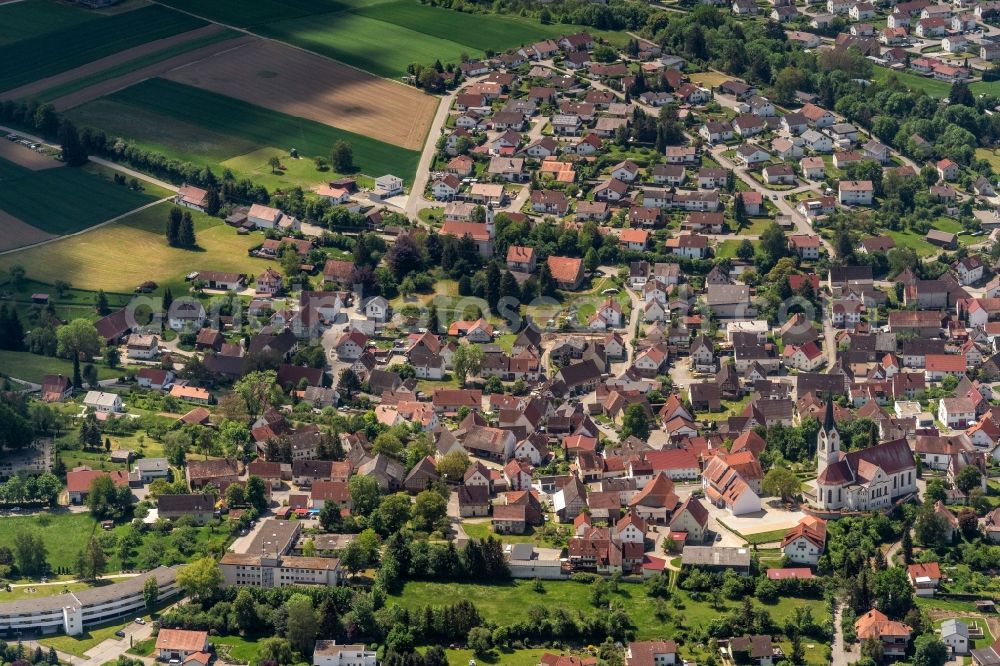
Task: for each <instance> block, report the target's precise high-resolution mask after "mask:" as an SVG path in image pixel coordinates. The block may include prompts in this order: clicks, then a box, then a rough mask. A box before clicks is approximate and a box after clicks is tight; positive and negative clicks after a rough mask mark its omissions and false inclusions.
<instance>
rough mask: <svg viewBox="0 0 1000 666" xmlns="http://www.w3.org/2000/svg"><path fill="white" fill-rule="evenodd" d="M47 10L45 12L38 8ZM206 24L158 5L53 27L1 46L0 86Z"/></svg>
mask: <svg viewBox="0 0 1000 666" xmlns="http://www.w3.org/2000/svg"><path fill="white" fill-rule="evenodd" d="M33 7H34V5H33ZM42 12H43V13H44V14H46V15H47V14H48V13H49V10H42ZM204 25H205V22H204V21H202V20H201V19H197V18H195V17H193V16H189V15H187V14H183V13H181V12H178V11H174V10H173V9H170V8H168V7H163V6H162V5H149V6H147V7H142V8H140V9H136V10H133V11H130V12H123V13H121V14H115V15H114V16H106V17H104V16H102V17H99V18H94V19H92V20H89V21H84V22H82V23H72V22H70V23H69V24H68V25H63V26H61V27H56V28H55V29H54V30H50V31H48V32H44V33H40V34H38V33H36V34H35V35H33V36H30V37H27V38H22V39H20V40H17V41H13V42H10V43H8V44H5V45H4V46H0V62H3V63H6V65H7V66H6V67H4V68H3V69H2V70H0V90H9V89H11V88H16V87H17V86H21V85H24V84H25V83H29V82H31V81H37V80H38V79H42V78H45V77H47V76H52V75H54V74H58V73H60V72H64V71H66V70H69V69H72V68H74V67H79V66H80V65H84V64H86V63H88V62H92V61H94V60H97V59H99V58H103V57H106V56H109V55H112V54H114V53H118V52H120V51H124V50H126V49H129V48H132V47H134V46H139V45H141V44H146V43H147V42H151V41H153V40H156V39H163V38H164V37H169V36H171V35H176V34H178V33H181V32H187V31H188V30H194V29H195V28H200V27H202V26H204Z"/></svg>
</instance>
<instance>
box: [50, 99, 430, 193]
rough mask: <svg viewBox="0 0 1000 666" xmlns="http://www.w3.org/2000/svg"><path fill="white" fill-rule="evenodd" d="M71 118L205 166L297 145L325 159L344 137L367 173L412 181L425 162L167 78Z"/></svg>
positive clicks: (400, 150) (83, 109)
mask: <svg viewBox="0 0 1000 666" xmlns="http://www.w3.org/2000/svg"><path fill="white" fill-rule="evenodd" d="M69 116H70V117H71V118H73V119H74V120H75V121H76V122H77V123H79V124H81V125H90V126H93V127H99V128H100V129H102V130H104V131H105V132H107V133H108V134H110V135H112V136H121V137H124V138H127V139H129V140H134V141H135V142H136V143H137V144H138V145H140V146H143V147H146V148H150V149H153V150H156V151H158V152H161V153H163V154H165V155H167V156H168V157H174V158H177V159H181V160H187V161H190V162H194V163H196V164H204V165H212V164H218V163H219V162H223V161H225V160H228V159H230V158H233V157H237V156H239V155H244V154H247V153H250V152H253V151H256V150H258V149H261V148H268V147H275V148H279V149H281V150H283V151H284V152H285V154H286V155H287V151H288V150H289V149H291V148H295V149H297V150H298V151H299V153H300V154H301V155H303V156H305V157H313V156H316V155H324V156H325V155H329V154H330V149H331V148H332V147H333V145H334V144H335V143H336V142H337V141H338V140H345V141H348V142H350V143H351V145H352V147H353V148H354V162H355V165H356V166H357V168H358V169H359V170H360V171H361V172H363V173H366V174H370V175H374V176H381V175H382V174H385V173H394V174H397V175H398V176H400V177H401V178H403V179H404V180H407V181H412V180H413V175H414V174H415V173H416V170H417V162H418V161H419V159H420V153H419V152H417V151H415V150H406V149H403V148H399V147H397V146H393V145H390V144H388V143H384V142H382V141H376V140H374V139H369V138H368V137H365V136H362V135H360V134H355V133H353V132H347V131H344V130H341V129H337V128H335V127H330V126H329V125H323V124H322V123H317V122H314V121H311V120H305V119H302V118H296V117H294V116H289V115H286V114H283V113H279V112H277V111H271V110H269V109H265V108H263V107H259V106H254V105H252V104H248V103H246V102H242V101H239V100H236V99H233V98H231V97H226V96H224V95H218V94H216V93H213V92H209V91H207V90H201V89H200V88H195V87H192V86H186V85H183V84H180V83H174V82H172V81H167V80H166V79H150V80H147V81H143V82H142V83H139V84H136V85H134V86H131V87H129V88H126V89H125V90H121V91H119V92H116V93H114V94H113V95H110V96H109V97H107V98H105V99H101V100H97V101H95V102H91V103H90V104H84V105H83V106H81V107H79V108H77V109H73V110H72V111H70V112H69ZM328 178H329V174H328V173H327V174H323V173H321V172H316V178H315V181H314V182H321V181H323V180H324V179H328Z"/></svg>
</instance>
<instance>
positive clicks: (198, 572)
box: [177, 557, 222, 601]
mask: <svg viewBox="0 0 1000 666" xmlns="http://www.w3.org/2000/svg"><path fill="white" fill-rule="evenodd" d="M177 585H178V586H180V588H181V589H182V590H184V592H185V593H186V594H187V595H188V596H190V597H193V598H195V599H198V600H199V601H204V600H206V599H209V598H211V596H212V595H213V594H215V591H216V590H217V589H219V586H220V585H222V571H220V570H219V565H218V564H217V563H216V561H215V559H214V558H212V557H202V558H200V559H197V560H195V561H194V562H192V563H191V564H188V565H187V566H184V567H182V568H181V569H180V570H179V571H178V572H177Z"/></svg>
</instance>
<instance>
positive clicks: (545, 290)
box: [538, 261, 558, 296]
mask: <svg viewBox="0 0 1000 666" xmlns="http://www.w3.org/2000/svg"><path fill="white" fill-rule="evenodd" d="M557 286H558V285H557V284H556V281H555V278H553V277H552V271H551V270H550V269H549V262H547V261H546V262H544V263H542V268H541V269H540V270H539V271H538V293H540V294H541V295H542V296H555V295H556V287H557Z"/></svg>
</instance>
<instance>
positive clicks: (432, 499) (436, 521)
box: [413, 490, 448, 532]
mask: <svg viewBox="0 0 1000 666" xmlns="http://www.w3.org/2000/svg"><path fill="white" fill-rule="evenodd" d="M447 515H448V500H446V499H445V498H444V497H442V496H441V493H439V492H436V491H434V490H424V491H423V492H421V493H419V494H418V495H417V498H416V500H414V502H413V527H414V528H415V529H418V530H421V531H424V532H433V531H434V530H436V529H438V528H440V527H441V524H442V523H443V522H444V519H445V517H446V516H447Z"/></svg>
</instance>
